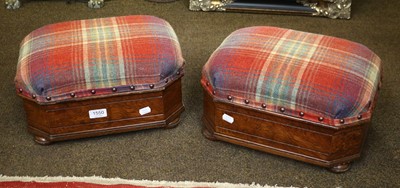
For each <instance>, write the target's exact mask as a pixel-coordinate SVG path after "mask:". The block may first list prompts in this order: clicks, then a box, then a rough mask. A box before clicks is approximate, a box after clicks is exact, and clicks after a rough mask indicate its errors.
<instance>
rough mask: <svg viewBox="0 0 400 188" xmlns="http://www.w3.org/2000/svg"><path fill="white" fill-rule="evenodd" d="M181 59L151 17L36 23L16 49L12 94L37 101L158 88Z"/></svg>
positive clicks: (176, 71)
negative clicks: (13, 89) (17, 49)
mask: <svg viewBox="0 0 400 188" xmlns="http://www.w3.org/2000/svg"><path fill="white" fill-rule="evenodd" d="M183 64H184V59H183V57H182V53H181V49H180V44H179V41H178V38H177V36H176V34H175V32H174V30H173V28H172V27H171V26H170V24H169V23H168V22H166V21H165V20H162V19H160V18H157V17H153V16H144V15H137V16H122V17H110V18H99V19H89V20H77V21H68V22H62V23H56V24H51V25H47V26H44V27H41V28H39V29H37V30H35V31H33V32H31V33H30V34H29V35H27V36H26V37H25V38H24V39H23V41H22V43H21V48H20V55H19V61H18V66H17V73H16V77H15V84H16V89H17V92H18V93H19V94H20V95H21V96H23V97H25V98H27V99H30V100H34V101H36V102H37V103H39V104H46V103H54V102H60V101H66V100H80V99H86V98H90V97H99V96H104V95H112V94H121V93H123V92H136V91H142V90H151V89H161V88H163V87H164V86H165V85H166V84H167V83H168V80H169V81H171V80H174V79H176V78H178V77H180V76H181V75H182V74H183V73H182V71H183V70H182V67H183Z"/></svg>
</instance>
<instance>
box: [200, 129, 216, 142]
mask: <svg viewBox="0 0 400 188" xmlns="http://www.w3.org/2000/svg"><path fill="white" fill-rule="evenodd" d="M202 132H203V136H204V137H206V138H207V139H209V140H211V141H216V140H217V138H215V137H214V134H212V133H211V132H210V131H209V130H208V129H207V128H203V131H202Z"/></svg>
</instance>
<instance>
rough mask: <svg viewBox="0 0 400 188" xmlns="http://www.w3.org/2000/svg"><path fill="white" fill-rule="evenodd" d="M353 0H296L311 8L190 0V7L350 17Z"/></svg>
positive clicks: (209, 9) (224, 0)
mask: <svg viewBox="0 0 400 188" xmlns="http://www.w3.org/2000/svg"><path fill="white" fill-rule="evenodd" d="M351 1H352V0H296V2H297V3H299V5H300V6H301V5H303V6H305V7H308V8H309V10H296V9H291V8H290V7H288V9H282V7H284V6H285V5H282V6H280V8H273V7H272V8H262V7H260V8H257V7H240V6H235V0H190V5H189V9H190V10H193V11H242V12H269V13H278V14H301V15H312V16H325V17H328V18H333V19H336V18H340V19H350V15H351V14H350V13H351Z"/></svg>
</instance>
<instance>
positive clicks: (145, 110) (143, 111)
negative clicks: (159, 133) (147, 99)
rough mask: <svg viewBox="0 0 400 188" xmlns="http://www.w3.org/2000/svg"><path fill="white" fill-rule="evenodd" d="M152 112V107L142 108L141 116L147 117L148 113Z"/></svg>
mask: <svg viewBox="0 0 400 188" xmlns="http://www.w3.org/2000/svg"><path fill="white" fill-rule="evenodd" d="M150 112H151V108H150V107H148V106H147V107H144V108H141V109H140V110H139V114H140V115H142V116H143V115H145V114H148V113H150Z"/></svg>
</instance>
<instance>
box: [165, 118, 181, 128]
mask: <svg viewBox="0 0 400 188" xmlns="http://www.w3.org/2000/svg"><path fill="white" fill-rule="evenodd" d="M180 122H181V118H180V117H177V118H176V119H174V120H173V121H171V122H169V123H168V125H167V126H165V128H166V129H173V128H175V127H177V126H178V125H179V123H180Z"/></svg>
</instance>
